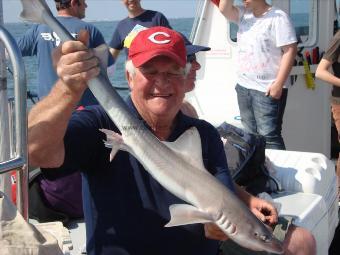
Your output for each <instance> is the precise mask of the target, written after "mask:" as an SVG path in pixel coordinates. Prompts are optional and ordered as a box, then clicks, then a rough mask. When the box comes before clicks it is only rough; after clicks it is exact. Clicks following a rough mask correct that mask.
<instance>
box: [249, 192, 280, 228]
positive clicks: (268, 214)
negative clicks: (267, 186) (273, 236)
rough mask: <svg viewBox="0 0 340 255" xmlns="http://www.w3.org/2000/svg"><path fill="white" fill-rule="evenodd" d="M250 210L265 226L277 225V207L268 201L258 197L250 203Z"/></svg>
mask: <svg viewBox="0 0 340 255" xmlns="http://www.w3.org/2000/svg"><path fill="white" fill-rule="evenodd" d="M249 209H250V210H251V211H252V213H254V214H255V216H256V217H257V218H258V219H260V220H261V221H262V222H264V223H265V224H267V225H270V226H272V225H274V224H275V223H277V220H278V214H277V211H276V209H275V207H274V206H273V205H272V204H271V203H269V202H267V201H266V200H264V199H261V198H258V197H252V199H251V200H250V203H249Z"/></svg>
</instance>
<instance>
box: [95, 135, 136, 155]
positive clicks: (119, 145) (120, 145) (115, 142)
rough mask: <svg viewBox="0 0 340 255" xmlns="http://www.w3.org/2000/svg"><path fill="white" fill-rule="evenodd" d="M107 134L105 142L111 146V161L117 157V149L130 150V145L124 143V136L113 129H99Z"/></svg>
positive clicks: (108, 146)
mask: <svg viewBox="0 0 340 255" xmlns="http://www.w3.org/2000/svg"><path fill="white" fill-rule="evenodd" d="M99 130H100V131H101V132H103V133H104V134H105V135H106V141H104V144H105V146H106V147H107V148H111V153H110V161H112V159H113V158H114V157H115V155H116V153H117V151H119V150H124V151H129V147H128V146H127V145H126V144H125V143H124V140H123V138H122V136H121V135H120V134H118V133H116V132H114V131H112V130H108V129H99Z"/></svg>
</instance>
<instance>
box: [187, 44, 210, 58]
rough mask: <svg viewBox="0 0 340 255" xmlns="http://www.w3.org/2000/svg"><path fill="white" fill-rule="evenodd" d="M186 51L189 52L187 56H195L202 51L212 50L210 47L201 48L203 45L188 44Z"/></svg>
mask: <svg viewBox="0 0 340 255" xmlns="http://www.w3.org/2000/svg"><path fill="white" fill-rule="evenodd" d="M185 49H186V51H187V56H188V55H192V54H195V53H197V52H200V51H208V50H211V49H210V48H209V47H205V46H201V45H195V44H187V45H185Z"/></svg>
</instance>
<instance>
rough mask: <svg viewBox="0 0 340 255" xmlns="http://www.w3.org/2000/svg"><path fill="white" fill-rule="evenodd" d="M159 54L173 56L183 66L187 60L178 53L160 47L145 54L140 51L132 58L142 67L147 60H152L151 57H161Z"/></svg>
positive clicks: (134, 62) (133, 61) (135, 63)
mask: <svg viewBox="0 0 340 255" xmlns="http://www.w3.org/2000/svg"><path fill="white" fill-rule="evenodd" d="M159 56H165V57H168V58H171V59H172V60H174V61H175V62H176V63H177V64H179V65H180V66H181V67H185V64H186V61H185V60H183V59H181V58H180V57H179V56H178V55H176V54H175V53H173V52H170V51H164V50H158V49H156V50H154V51H151V52H150V51H148V52H146V53H145V54H143V53H139V54H138V55H137V56H133V57H132V58H131V60H132V63H133V65H134V66H135V67H140V66H142V65H144V64H145V63H146V62H148V61H150V60H151V59H153V58H155V57H159Z"/></svg>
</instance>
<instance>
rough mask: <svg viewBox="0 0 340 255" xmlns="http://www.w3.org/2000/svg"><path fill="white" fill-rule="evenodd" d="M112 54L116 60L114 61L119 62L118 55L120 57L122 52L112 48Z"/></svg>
mask: <svg viewBox="0 0 340 255" xmlns="http://www.w3.org/2000/svg"><path fill="white" fill-rule="evenodd" d="M110 53H111V55H112V57H113V59H114V60H117V58H118V55H119V53H120V50H117V49H114V48H111V47H110Z"/></svg>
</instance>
